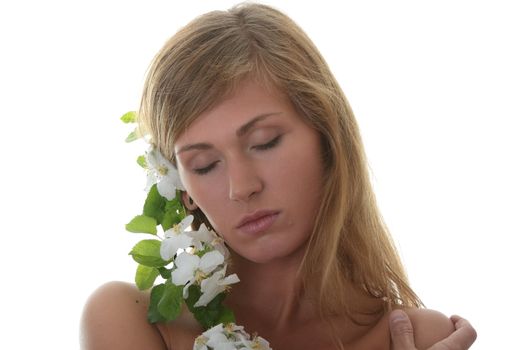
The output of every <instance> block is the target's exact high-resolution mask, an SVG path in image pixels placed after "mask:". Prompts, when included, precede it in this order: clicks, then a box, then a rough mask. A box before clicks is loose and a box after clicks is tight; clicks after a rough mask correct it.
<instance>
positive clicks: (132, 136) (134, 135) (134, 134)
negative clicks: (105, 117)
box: [125, 129, 139, 142]
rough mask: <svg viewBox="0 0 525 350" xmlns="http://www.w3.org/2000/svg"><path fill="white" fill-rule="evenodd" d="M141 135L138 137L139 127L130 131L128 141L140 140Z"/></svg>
mask: <svg viewBox="0 0 525 350" xmlns="http://www.w3.org/2000/svg"><path fill="white" fill-rule="evenodd" d="M138 139H139V137H138V132H137V129H135V130H133V131H132V132H130V133H129V135H128V137H126V140H125V141H126V142H133V141H135V140H138Z"/></svg>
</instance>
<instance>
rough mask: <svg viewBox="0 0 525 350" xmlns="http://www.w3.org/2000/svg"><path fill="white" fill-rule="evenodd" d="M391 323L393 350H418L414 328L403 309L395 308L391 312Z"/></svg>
mask: <svg viewBox="0 0 525 350" xmlns="http://www.w3.org/2000/svg"><path fill="white" fill-rule="evenodd" d="M389 323H390V336H391V339H392V345H393V347H392V350H416V346H415V345H414V329H413V328H412V323H410V319H409V318H408V316H407V314H406V313H405V312H404V311H402V310H394V311H392V312H391V313H390V317H389Z"/></svg>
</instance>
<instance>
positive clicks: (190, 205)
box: [182, 191, 199, 210]
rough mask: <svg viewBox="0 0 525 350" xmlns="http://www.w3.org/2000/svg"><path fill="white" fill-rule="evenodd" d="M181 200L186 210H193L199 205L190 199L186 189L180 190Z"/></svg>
mask: <svg viewBox="0 0 525 350" xmlns="http://www.w3.org/2000/svg"><path fill="white" fill-rule="evenodd" d="M182 202H183V203H184V206H185V207H186V209H188V210H195V209H198V208H199V206H198V205H197V204H196V203H195V202H194V201H193V200H192V199H191V197H190V195H189V194H188V192H186V191H184V192H182Z"/></svg>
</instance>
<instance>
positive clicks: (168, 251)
mask: <svg viewBox="0 0 525 350" xmlns="http://www.w3.org/2000/svg"><path fill="white" fill-rule="evenodd" d="M168 231H169V230H168ZM166 236H167V237H166V239H165V240H163V241H162V243H161V244H160V256H161V257H162V259H164V260H170V259H173V257H174V256H175V255H176V254H177V251H178V250H179V249H186V248H188V247H190V246H191V245H192V243H193V238H191V237H190V236H188V235H185V234H183V233H181V234H178V235H177V234H176V235H173V234H169V233H167V234H166Z"/></svg>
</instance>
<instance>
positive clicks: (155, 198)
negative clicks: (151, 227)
mask: <svg viewBox="0 0 525 350" xmlns="http://www.w3.org/2000/svg"><path fill="white" fill-rule="evenodd" d="M165 207H166V198H164V197H162V196H161V195H160V194H159V190H158V189H157V185H156V184H155V185H153V186H151V189H150V190H149V192H148V196H147V198H146V201H145V202H144V207H143V209H142V213H143V214H144V215H146V216H149V217H152V218H155V220H157V223H160V222H162V220H163V219H164V208H165Z"/></svg>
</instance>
